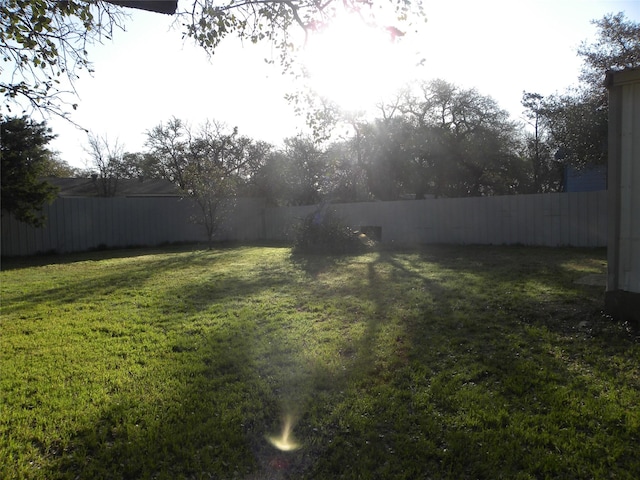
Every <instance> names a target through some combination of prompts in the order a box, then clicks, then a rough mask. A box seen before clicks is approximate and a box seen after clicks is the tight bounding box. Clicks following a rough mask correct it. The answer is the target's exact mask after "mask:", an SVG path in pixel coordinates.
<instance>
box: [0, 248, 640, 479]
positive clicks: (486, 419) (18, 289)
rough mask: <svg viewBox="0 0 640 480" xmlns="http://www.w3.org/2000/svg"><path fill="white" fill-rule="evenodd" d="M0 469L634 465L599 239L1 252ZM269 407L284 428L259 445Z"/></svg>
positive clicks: (445, 470)
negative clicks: (287, 423)
mask: <svg viewBox="0 0 640 480" xmlns="http://www.w3.org/2000/svg"><path fill="white" fill-rule="evenodd" d="M3 268H4V271H3V272H1V273H0V280H1V282H2V283H1V294H2V307H1V309H2V310H1V311H2V317H1V323H0V372H1V374H0V388H1V390H0V394H1V397H0V409H1V410H0V459H1V461H0V478H3V479H5V478H6V479H14V478H15V479H59V478H60V479H61V478H64V479H76V478H79V479H119V478H127V479H138V478H142V479H177V478H189V479H191V478H194V479H195V478H198V479H200V478H203V479H205V478H206V479H209V478H216V479H218V478H221V479H229V478H240V479H259V478H274V479H275V478H282V479H284V478H291V479H298V478H316V479H335V478H349V479H351V478H353V479H356V478H362V479H373V478H380V479H388V478H406V479H416V478H425V479H426V478H430V479H442V478H449V479H461V478H469V479H472V478H473V479H475V478H484V479H498V478H505V479H512V478H521V479H534V478H535V479H537V478H563V479H567V478H571V479H582V478H583V479H591V478H618V479H626V478H629V479H632V478H634V479H635V478H638V476H640V454H639V452H640V343H639V342H638V339H637V338H636V337H635V336H634V335H633V334H632V333H631V332H629V331H627V329H626V328H625V326H624V325H619V324H617V323H616V322H614V321H613V320H611V319H610V318H608V317H606V316H604V315H603V314H602V312H601V308H602V304H603V294H604V289H603V287H592V286H585V285H578V284H575V283H574V281H575V280H576V279H578V278H580V277H582V276H584V275H587V274H592V273H593V274H596V273H604V272H605V271H606V262H605V252H604V251H603V250H582V249H540V248H523V247H513V248H506V247H501V248H499V247H465V248H461V247H455V248H454V247H429V248H424V249H422V250H417V251H405V252H371V253H366V254H362V255H353V256H335V257H320V256H292V255H291V252H290V250H289V249H287V248H268V247H240V248H228V249H220V250H212V251H189V250H186V249H182V250H180V249H175V250H167V251H150V250H146V251H142V250H140V251H135V250H134V251H121V252H101V253H93V254H84V255H72V256H65V257H52V258H35V259H30V260H25V261H22V262H20V261H15V260H14V261H11V262H4V264H3ZM286 415H292V416H294V417H295V419H296V420H297V423H296V424H295V428H294V430H293V434H294V435H295V437H296V439H297V440H299V441H300V442H301V443H302V445H303V446H302V448H300V449H299V450H297V451H294V452H288V453H283V452H278V451H277V450H275V449H274V448H273V447H272V446H271V445H270V444H269V443H268V442H267V441H266V439H265V436H266V435H272V434H276V433H277V432H278V431H279V430H280V428H281V424H282V419H283V417H284V416H286Z"/></svg>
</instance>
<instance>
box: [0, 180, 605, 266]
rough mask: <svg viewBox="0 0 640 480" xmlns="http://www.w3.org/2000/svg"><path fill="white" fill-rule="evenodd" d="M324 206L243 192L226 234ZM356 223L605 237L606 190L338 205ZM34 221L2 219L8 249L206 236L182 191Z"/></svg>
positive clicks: (437, 235)
mask: <svg viewBox="0 0 640 480" xmlns="http://www.w3.org/2000/svg"><path fill="white" fill-rule="evenodd" d="M315 208H316V207H313V206H305V207H278V208H275V207H265V206H264V204H263V202H262V201H260V200H257V199H239V200H238V201H237V202H236V205H235V207H234V209H233V211H232V212H231V214H230V215H229V216H228V218H227V220H226V221H225V222H224V223H223V225H222V227H221V229H220V234H219V237H218V238H219V239H221V240H240V241H257V240H267V241H282V240H291V238H292V231H293V229H292V227H293V225H294V224H295V223H296V222H298V221H299V219H301V218H303V217H304V216H305V215H307V214H308V213H310V212H313V211H314V210H315ZM332 208H334V209H335V210H336V213H337V214H338V215H339V216H340V217H342V218H343V219H344V220H345V222H346V223H347V224H349V225H351V226H352V227H355V228H360V227H363V226H370V227H378V229H377V231H379V232H381V241H382V242H384V243H396V244H415V243H425V244H428V243H446V244H497V245H500V244H523V245H540V246H562V245H567V246H578V247H602V246H606V244H607V195H606V191H599V192H581V193H550V194H539V195H514V196H499V197H474V198H441V199H430V200H413V201H396V202H365V203H351V204H336V205H332ZM44 213H45V214H46V216H47V222H46V225H45V227H44V228H41V229H36V228H33V227H30V226H28V225H26V224H24V223H21V222H18V221H16V220H15V219H14V218H12V217H10V216H8V215H3V217H2V255H3V256H20V255H32V254H36V253H44V252H53V251H55V252H59V253H68V252H76V251H84V250H90V249H95V248H100V247H107V248H117V247H128V246H155V245H161V244H164V243H177V242H203V241H206V235H205V233H204V228H203V227H202V226H199V225H196V224H194V223H193V222H192V220H191V219H192V217H193V215H194V214H195V213H196V212H195V209H194V205H193V204H191V203H190V202H189V201H187V200H181V199H177V198H60V199H57V200H56V201H55V202H54V203H53V204H51V205H48V206H46V207H45V210H44Z"/></svg>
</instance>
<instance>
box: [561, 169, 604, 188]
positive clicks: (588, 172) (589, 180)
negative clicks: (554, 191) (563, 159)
mask: <svg viewBox="0 0 640 480" xmlns="http://www.w3.org/2000/svg"><path fill="white" fill-rule="evenodd" d="M606 189H607V167H606V165H598V166H595V167H585V168H584V169H582V170H578V169H576V168H574V167H572V166H571V165H568V166H567V167H566V168H565V171H564V188H563V190H564V191H565V192H596V191H598V190H606Z"/></svg>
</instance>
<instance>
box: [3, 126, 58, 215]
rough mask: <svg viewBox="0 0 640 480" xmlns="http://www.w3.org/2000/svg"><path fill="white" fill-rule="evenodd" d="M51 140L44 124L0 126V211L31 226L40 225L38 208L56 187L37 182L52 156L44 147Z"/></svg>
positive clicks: (50, 198) (51, 136)
mask: <svg viewBox="0 0 640 480" xmlns="http://www.w3.org/2000/svg"><path fill="white" fill-rule="evenodd" d="M53 138H54V135H52V134H51V130H50V129H49V128H47V126H46V124H45V123H44V122H42V123H37V122H34V121H33V120H31V119H29V118H27V117H21V118H18V117H14V118H7V119H5V120H3V121H2V122H1V123H0V155H1V157H2V169H1V170H0V172H1V174H2V210H3V212H7V213H10V214H12V215H14V217H15V218H16V219H17V220H19V221H21V222H25V223H28V224H30V225H33V226H35V227H41V226H43V224H44V220H45V217H44V216H43V215H42V207H43V205H44V204H45V202H49V203H51V202H52V201H53V200H54V199H55V197H56V193H57V188H56V187H54V186H52V185H50V184H49V183H47V182H46V181H43V180H41V179H40V177H41V176H42V175H43V173H44V172H45V169H46V167H47V165H48V162H49V161H50V158H51V155H52V154H51V152H50V151H49V150H48V149H47V144H48V143H49V142H50V141H51V140H52V139H53Z"/></svg>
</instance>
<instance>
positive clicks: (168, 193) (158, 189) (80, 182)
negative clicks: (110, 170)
mask: <svg viewBox="0 0 640 480" xmlns="http://www.w3.org/2000/svg"><path fill="white" fill-rule="evenodd" d="M46 180H47V182H49V183H50V184H52V185H55V186H56V187H58V188H59V189H60V190H59V191H58V196H59V197H96V196H98V186H97V185H96V182H99V181H100V179H96V180H94V179H93V178H55V177H50V178H46ZM115 196H116V197H179V196H180V190H179V189H178V187H176V185H174V184H173V183H171V182H170V181H168V180H163V179H160V178H149V179H146V180H143V179H124V178H123V179H118V182H117V188H116V194H115Z"/></svg>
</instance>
